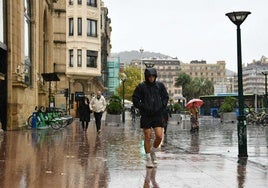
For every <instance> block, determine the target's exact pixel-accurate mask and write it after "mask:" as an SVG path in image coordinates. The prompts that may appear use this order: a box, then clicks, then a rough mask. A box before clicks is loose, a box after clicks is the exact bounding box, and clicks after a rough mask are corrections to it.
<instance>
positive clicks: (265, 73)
mask: <svg viewBox="0 0 268 188" xmlns="http://www.w3.org/2000/svg"><path fill="white" fill-rule="evenodd" d="M262 74H263V75H264V76H265V98H264V107H265V112H266V110H267V108H268V105H267V74H268V71H264V72H262Z"/></svg>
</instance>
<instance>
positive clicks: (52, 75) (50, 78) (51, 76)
mask: <svg viewBox="0 0 268 188" xmlns="http://www.w3.org/2000/svg"><path fill="white" fill-rule="evenodd" d="M41 75H42V77H43V79H44V81H47V82H48V81H60V79H59V77H58V75H57V74H56V73H42V74H41Z"/></svg>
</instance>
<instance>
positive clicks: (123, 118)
mask: <svg viewBox="0 0 268 188" xmlns="http://www.w3.org/2000/svg"><path fill="white" fill-rule="evenodd" d="M125 81H126V80H125V79H123V80H122V82H123V113H122V122H123V123H125Z"/></svg>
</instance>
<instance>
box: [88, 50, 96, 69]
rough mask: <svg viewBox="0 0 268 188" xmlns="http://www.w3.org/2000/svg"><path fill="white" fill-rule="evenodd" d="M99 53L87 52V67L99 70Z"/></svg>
mask: <svg viewBox="0 0 268 188" xmlns="http://www.w3.org/2000/svg"><path fill="white" fill-rule="evenodd" d="M97 58H98V52H97V51H92V50H87V67H90V68H97Z"/></svg>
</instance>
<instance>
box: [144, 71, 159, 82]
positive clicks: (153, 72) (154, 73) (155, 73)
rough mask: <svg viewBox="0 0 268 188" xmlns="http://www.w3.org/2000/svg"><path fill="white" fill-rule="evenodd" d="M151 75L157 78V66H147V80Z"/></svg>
mask: <svg viewBox="0 0 268 188" xmlns="http://www.w3.org/2000/svg"><path fill="white" fill-rule="evenodd" d="M150 76H155V78H156V77H157V71H156V69H155V68H146V69H145V71H144V78H145V80H146V81H148V78H149V77H150Z"/></svg>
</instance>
